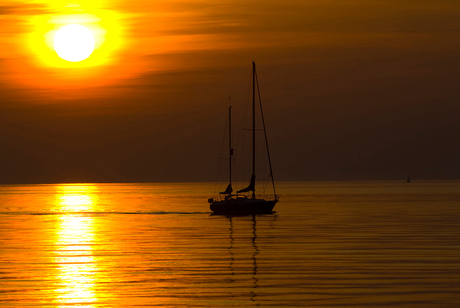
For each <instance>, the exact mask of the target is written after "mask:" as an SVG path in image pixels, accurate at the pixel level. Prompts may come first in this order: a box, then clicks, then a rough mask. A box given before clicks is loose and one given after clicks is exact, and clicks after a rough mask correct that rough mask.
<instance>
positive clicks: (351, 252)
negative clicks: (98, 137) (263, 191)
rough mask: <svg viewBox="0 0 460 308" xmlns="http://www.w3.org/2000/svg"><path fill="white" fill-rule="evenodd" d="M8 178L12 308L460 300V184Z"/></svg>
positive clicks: (2, 297)
mask: <svg viewBox="0 0 460 308" xmlns="http://www.w3.org/2000/svg"><path fill="white" fill-rule="evenodd" d="M215 186H216V185H215V184H214V183H173V184H171V183H167V184H158V183H154V184H56V185H1V186H0V307H252V306H259V307H460V182H452V181H450V182H446V181H444V182H442V181H440V182H417V181H413V182H412V183H406V182H405V181H400V182H282V183H279V185H278V191H277V193H279V194H281V198H280V202H279V203H278V204H277V205H276V206H275V211H276V213H273V214H269V215H255V216H238V217H226V216H218V215H212V214H211V212H210V210H209V205H208V203H207V199H208V198H210V197H214V193H215V191H216V188H215Z"/></svg>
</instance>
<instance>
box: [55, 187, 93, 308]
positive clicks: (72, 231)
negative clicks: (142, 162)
mask: <svg viewBox="0 0 460 308" xmlns="http://www.w3.org/2000/svg"><path fill="white" fill-rule="evenodd" d="M96 192H97V187H96V186H93V185H62V186H61V185H60V186H58V187H57V191H56V199H55V200H56V204H55V205H56V210H58V211H59V212H60V213H61V215H59V220H58V222H57V226H56V240H55V245H56V250H55V253H56V257H55V259H54V261H55V263H56V264H57V265H58V280H59V281H60V286H59V287H58V288H57V289H56V290H55V292H56V298H55V300H56V302H57V303H58V304H61V305H62V307H64V306H68V305H78V306H79V307H93V304H94V303H95V302H97V294H96V292H95V280H96V275H97V270H98V269H97V266H96V263H95V258H94V256H93V248H92V245H93V244H94V242H95V235H94V233H95V227H94V220H93V219H94V218H93V217H91V216H88V215H87V212H91V211H93V210H94V207H95V206H96V204H97V194H96ZM85 213H86V214H85Z"/></svg>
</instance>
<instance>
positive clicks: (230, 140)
mask: <svg viewBox="0 0 460 308" xmlns="http://www.w3.org/2000/svg"><path fill="white" fill-rule="evenodd" d="M228 151H229V153H228V165H229V176H230V186H231V185H232V155H233V149H232V106H229V107H228Z"/></svg>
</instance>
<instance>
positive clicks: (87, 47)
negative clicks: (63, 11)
mask: <svg viewBox="0 0 460 308" xmlns="http://www.w3.org/2000/svg"><path fill="white" fill-rule="evenodd" d="M94 46H95V41H94V36H93V33H92V32H91V31H90V30H89V29H88V28H86V27H85V26H82V25H79V24H70V25H66V26H64V27H62V28H60V29H59V30H58V31H57V32H56V35H55V36H54V50H55V51H56V53H57V54H58V56H59V57H61V58H62V59H64V60H66V61H70V62H79V61H83V60H85V59H87V58H88V57H89V56H90V55H91V54H92V53H93V50H94Z"/></svg>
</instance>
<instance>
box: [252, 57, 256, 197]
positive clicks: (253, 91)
mask: <svg viewBox="0 0 460 308" xmlns="http://www.w3.org/2000/svg"><path fill="white" fill-rule="evenodd" d="M252 176H253V177H254V178H255V176H256V64H255V63H254V61H252ZM255 190H256V188H255V185H254V187H253V190H252V197H253V198H255V197H256V195H255Z"/></svg>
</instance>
